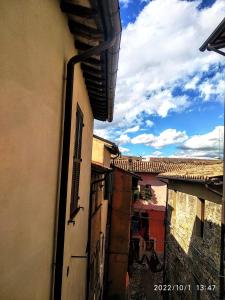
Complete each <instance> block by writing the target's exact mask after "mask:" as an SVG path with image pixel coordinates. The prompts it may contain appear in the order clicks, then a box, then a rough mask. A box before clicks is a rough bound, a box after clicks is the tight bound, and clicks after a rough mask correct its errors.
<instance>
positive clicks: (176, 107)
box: [104, 0, 225, 135]
mask: <svg viewBox="0 0 225 300" xmlns="http://www.w3.org/2000/svg"><path fill="white" fill-rule="evenodd" d="M121 2H124V3H128V2H129V1H127V0H123V1H121ZM199 3H200V1H180V0H155V1H149V3H148V4H147V5H146V6H145V7H144V9H143V10H142V12H141V13H140V15H139V16H138V17H137V19H136V21H135V22H134V23H133V24H132V23H131V24H129V25H128V26H127V27H126V28H125V29H124V30H123V32H122V39H121V50H120V59H119V70H118V80H117V88H116V97H115V99H116V100H115V111H114V121H113V123H110V124H108V125H106V123H104V127H105V128H108V130H109V131H110V135H111V133H112V134H113V135H114V134H115V129H118V128H119V129H120V130H121V132H124V131H126V130H127V129H128V130H129V128H132V127H134V126H137V120H139V119H140V115H141V113H145V116H146V115H147V116H151V115H158V116H160V117H166V116H167V115H168V113H170V112H171V111H176V112H180V111H182V110H184V109H186V108H187V107H188V106H190V105H191V103H190V101H189V99H188V97H187V96H174V95H173V94H172V89H173V87H174V86H176V85H181V86H183V87H185V88H186V89H190V88H195V86H196V85H197V86H198V85H199V82H198V78H201V75H202V72H205V71H208V69H209V67H210V66H211V65H213V64H215V63H218V62H221V64H224V59H223V57H221V56H220V55H218V54H215V53H213V52H207V51H206V52H205V53H201V52H200V51H199V47H200V46H201V44H202V43H203V42H204V41H205V39H206V38H207V37H208V35H209V33H211V32H212V31H213V30H214V29H215V27H216V26H217V25H218V24H219V22H220V20H222V19H223V17H224V15H225V1H224V0H217V1H216V2H215V3H214V4H213V5H212V7H210V8H205V9H202V10H199V9H198V8H197V7H198V5H199ZM190 78H192V80H190ZM221 80H222V81H224V80H223V79H221ZM222 81H221V82H220V83H219V81H218V85H217V87H216V92H217V93H218V92H219V91H222V90H223V87H224V84H223V82H222ZM162 89H163V90H162ZM200 92H201V93H202V95H206V98H207V97H210V96H209V95H210V92H214V91H213V89H211V90H210V88H209V87H207V86H202V87H201V91H200ZM140 122H141V120H140ZM138 125H140V123H138Z"/></svg>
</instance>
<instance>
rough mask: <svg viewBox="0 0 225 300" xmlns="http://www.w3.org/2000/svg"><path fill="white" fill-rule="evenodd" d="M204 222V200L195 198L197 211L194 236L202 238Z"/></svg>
mask: <svg viewBox="0 0 225 300" xmlns="http://www.w3.org/2000/svg"><path fill="white" fill-rule="evenodd" d="M204 222H205V200H204V199H201V198H197V212H196V220H195V233H196V236H198V237H201V238H203V234H204Z"/></svg>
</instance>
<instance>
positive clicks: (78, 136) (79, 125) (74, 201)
mask: <svg viewBox="0 0 225 300" xmlns="http://www.w3.org/2000/svg"><path fill="white" fill-rule="evenodd" d="M82 131H83V113H82V111H81V109H80V107H79V105H78V104H77V113H76V130H75V142H74V153H73V175H72V189H71V200H70V217H71V218H73V217H74V216H75V214H76V210H77V206H78V199H79V182H80V164H81V147H82Z"/></svg>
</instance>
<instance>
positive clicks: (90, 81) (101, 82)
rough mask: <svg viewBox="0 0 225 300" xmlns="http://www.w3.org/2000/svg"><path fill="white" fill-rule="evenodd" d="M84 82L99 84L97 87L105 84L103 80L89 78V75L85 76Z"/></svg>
mask: <svg viewBox="0 0 225 300" xmlns="http://www.w3.org/2000/svg"><path fill="white" fill-rule="evenodd" d="M85 82H86V84H89V83H91V84H94V85H96V87H97V86H99V87H104V86H105V82H103V81H98V80H96V79H93V78H90V76H89V78H85Z"/></svg>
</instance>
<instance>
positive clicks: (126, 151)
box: [119, 147, 130, 154]
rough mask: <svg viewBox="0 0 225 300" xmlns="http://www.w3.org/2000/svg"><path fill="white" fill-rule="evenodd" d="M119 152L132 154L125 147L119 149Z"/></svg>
mask: <svg viewBox="0 0 225 300" xmlns="http://www.w3.org/2000/svg"><path fill="white" fill-rule="evenodd" d="M119 150H120V152H121V153H126V154H128V153H129V152H130V149H128V148H125V147H119Z"/></svg>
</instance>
